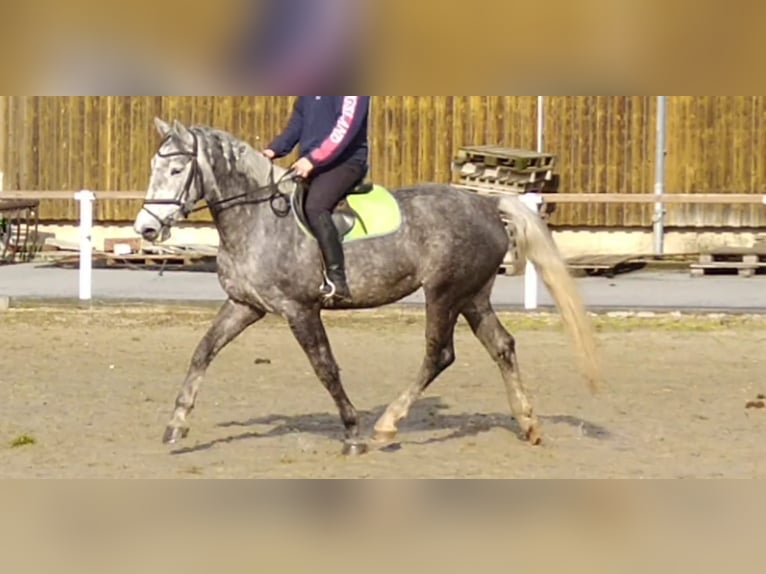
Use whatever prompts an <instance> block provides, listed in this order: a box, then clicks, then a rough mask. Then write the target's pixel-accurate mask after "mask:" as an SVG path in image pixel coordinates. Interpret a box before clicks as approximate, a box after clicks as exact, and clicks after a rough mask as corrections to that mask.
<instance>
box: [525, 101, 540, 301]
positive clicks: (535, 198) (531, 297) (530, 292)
mask: <svg viewBox="0 0 766 574" xmlns="http://www.w3.org/2000/svg"><path fill="white" fill-rule="evenodd" d="M544 152H545V96H537V153H544ZM521 200H522V201H523V202H524V205H526V206H527V207H528V208H529V209H531V210H532V211H533V212H534V213H535V215H537V216H539V215H540V206H541V205H542V204H543V199H542V197H540V196H539V195H538V194H536V193H525V194H524V195H522V196H521ZM539 301H540V276H539V274H538V273H537V267H535V266H534V265H533V264H532V262H530V261H529V260H528V261H527V266H526V271H525V272H524V308H525V309H526V310H527V311H535V310H537V308H538V307H539V305H540V302H539Z"/></svg>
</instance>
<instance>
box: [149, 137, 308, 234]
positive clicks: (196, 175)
mask: <svg viewBox="0 0 766 574" xmlns="http://www.w3.org/2000/svg"><path fill="white" fill-rule="evenodd" d="M190 133H191V134H192V136H193V137H194V145H193V146H192V151H180V150H179V151H176V152H173V153H162V152H161V151H160V152H157V155H158V157H161V158H163V159H168V158H173V157H188V158H190V160H191V170H190V171H189V176H188V177H187V178H186V183H185V184H184V186H183V188H181V191H180V192H179V193H178V195H177V196H176V197H175V198H173V199H145V200H144V203H143V207H142V209H143V210H144V211H146V212H147V213H148V214H149V215H151V216H152V217H153V218H154V219H156V220H157V222H158V223H159V224H160V225H161V226H162V229H163V230H164V229H166V228H167V227H169V226H170V225H171V223H172V222H171V221H169V219H170V218H165V219H162V218H161V217H159V216H158V215H157V214H155V213H153V212H152V211H151V210H150V209H148V207H147V206H149V205H174V206H177V207H179V208H180V211H181V215H182V217H183V219H187V218H188V217H189V216H190V215H192V214H193V213H196V212H198V211H203V210H204V209H206V208H209V209H211V210H213V209H216V208H220V207H225V206H227V205H228V207H234V205H232V204H235V202H237V203H236V204H235V205H245V204H250V205H258V204H262V203H268V204H269V205H270V206H271V210H272V211H273V212H274V214H275V215H276V216H277V217H287V215H289V214H290V209H291V206H290V201H289V199H288V198H287V196H286V195H285V194H284V193H282V191H280V189H279V186H280V185H281V184H282V182H283V181H284V180H285V179H288V178H289V179H292V180H293V181H296V182H297V183H299V184H300V183H301V182H300V180H299V179H298V177H297V175H296V174H295V173H294V172H293V170H289V171H287V172H285V173H284V174H283V175H282V177H280V178H279V181H275V179H274V164H273V163H271V170H270V173H269V180H270V181H269V183H268V184H266V185H262V186H259V187H257V188H256V189H255V190H248V191H246V192H245V193H242V194H239V195H236V196H233V197H227V198H223V199H220V200H217V201H210V200H209V199H208V200H207V206H201V207H196V205H197V203H198V202H200V201H202V199H204V196H205V193H204V181H203V178H202V170H201V169H200V166H199V160H198V159H197V156H198V153H199V138H198V137H197V134H196V133H194V131H192V130H190ZM170 137H171V136H167V137H166V138H165V139H164V140H163V142H162V144H161V145H160V150H162V147H163V146H164V145H165V144H166V143H167V142H168V141H169V140H170ZM195 184H196V186H197V190H198V191H199V194H200V197H199V198H196V199H195V198H193V197H192V194H191V190H192V186H194V185H195ZM264 189H271V190H272V193H271V194H270V195H268V196H267V197H262V198H252V199H251V198H250V197H251V195H252V194H253V193H257V192H259V191H263V190H264ZM280 202H282V206H280V205H279V204H280Z"/></svg>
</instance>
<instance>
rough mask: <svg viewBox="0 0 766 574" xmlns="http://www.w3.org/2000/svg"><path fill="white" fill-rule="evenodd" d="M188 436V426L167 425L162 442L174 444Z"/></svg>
mask: <svg viewBox="0 0 766 574" xmlns="http://www.w3.org/2000/svg"><path fill="white" fill-rule="evenodd" d="M187 436H189V429H188V428H178V427H168V428H166V429H165V436H163V437H162V442H163V444H176V443H179V442H181V441H182V440H184V439H185V438H186V437H187Z"/></svg>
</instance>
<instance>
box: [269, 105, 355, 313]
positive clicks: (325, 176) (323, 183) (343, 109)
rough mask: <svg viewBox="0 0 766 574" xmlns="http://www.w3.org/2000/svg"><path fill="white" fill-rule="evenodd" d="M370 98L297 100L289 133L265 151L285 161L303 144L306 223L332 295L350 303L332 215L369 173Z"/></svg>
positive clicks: (299, 169) (300, 164)
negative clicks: (316, 244) (310, 231)
mask: <svg viewBox="0 0 766 574" xmlns="http://www.w3.org/2000/svg"><path fill="white" fill-rule="evenodd" d="M369 107H370V96H298V100H297V101H296V103H295V108H294V110H293V114H292V117H291V118H290V122H289V124H288V126H287V129H286V130H285V131H284V132H283V133H282V134H281V135H280V136H279V137H277V138H276V139H275V140H274V141H273V142H272V143H271V145H269V146H268V147H267V149H266V150H265V151H264V152H263V153H264V155H266V156H267V157H268V158H269V159H277V158H281V157H284V156H286V155H288V154H290V152H291V151H292V150H293V148H294V147H295V146H296V145H298V144H300V152H301V157H300V159H299V160H298V161H297V162H296V163H295V164H294V165H293V170H294V171H295V173H296V174H298V175H299V176H300V177H302V178H304V179H306V180H307V184H308V186H309V190H308V195H307V197H306V218H307V219H308V224H309V226H310V227H311V230H312V231H313V232H314V235H315V236H316V238H317V242H318V243H319V247H320V249H321V251H322V256H323V258H324V262H325V269H326V272H327V273H326V274H327V281H328V282H329V283H330V285H329V287H330V291H327V292H324V294H325V295H329V294H331V293H332V292H333V290H334V292H335V297H337V298H338V299H340V300H349V299H350V298H351V292H350V290H349V288H348V284H347V282H346V270H345V260H344V253H343V244H342V242H341V241H342V240H341V237H340V236H339V234H338V231H337V229H336V228H335V225H334V223H333V220H332V213H333V211H334V209H335V207H336V206H337V205H338V203H340V202H341V201H342V200H343V199H344V198H345V197H346V196H347V195H348V194H349V192H351V191H352V190H353V189H354V187H355V186H356V185H357V184H359V183H361V182H362V180H364V178H365V176H366V175H367V171H368V169H369V143H368V124H369Z"/></svg>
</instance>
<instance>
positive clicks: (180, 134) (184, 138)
mask: <svg viewBox="0 0 766 574" xmlns="http://www.w3.org/2000/svg"><path fill="white" fill-rule="evenodd" d="M173 133H174V134H175V136H176V137H177V138H178V139H179V140H181V142H183V143H184V144H186V145H187V146H189V147H192V146H194V135H192V133H191V132H190V131H189V128H187V127H186V126H185V125H183V124H182V123H181V122H179V121H178V120H175V121H174V122H173Z"/></svg>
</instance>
